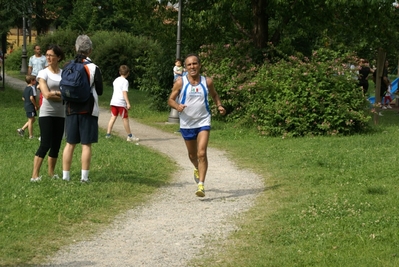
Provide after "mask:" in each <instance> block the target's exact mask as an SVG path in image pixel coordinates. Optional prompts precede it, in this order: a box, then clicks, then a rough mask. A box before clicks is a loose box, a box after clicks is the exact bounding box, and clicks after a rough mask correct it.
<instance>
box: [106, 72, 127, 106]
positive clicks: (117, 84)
mask: <svg viewBox="0 0 399 267" xmlns="http://www.w3.org/2000/svg"><path fill="white" fill-rule="evenodd" d="M113 87H114V93H113V94H112V98H111V104H110V105H111V106H117V107H126V101H125V98H124V97H123V92H128V91H129V81H128V80H126V78H124V77H122V76H120V77H118V78H116V79H115V80H114V82H113Z"/></svg>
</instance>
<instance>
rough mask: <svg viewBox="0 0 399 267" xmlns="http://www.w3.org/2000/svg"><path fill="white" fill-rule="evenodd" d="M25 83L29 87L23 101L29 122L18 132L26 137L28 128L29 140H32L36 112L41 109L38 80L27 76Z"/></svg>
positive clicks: (25, 91)
mask: <svg viewBox="0 0 399 267" xmlns="http://www.w3.org/2000/svg"><path fill="white" fill-rule="evenodd" d="M25 81H26V83H27V84H28V86H27V87H26V88H25V90H24V93H23V96H22V100H23V101H24V108H25V112H26V116H27V117H28V121H27V122H26V123H25V125H24V126H22V128H19V129H17V132H18V134H19V135H20V136H24V133H25V129H26V128H28V131H29V139H32V138H33V123H34V122H35V117H36V116H37V113H36V111H37V110H38V109H39V107H38V105H37V104H36V89H35V84H36V78H35V77H34V76H32V75H26V78H25Z"/></svg>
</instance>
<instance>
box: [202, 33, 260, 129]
mask: <svg viewBox="0 0 399 267" xmlns="http://www.w3.org/2000/svg"><path fill="white" fill-rule="evenodd" d="M256 53H257V52H256V50H254V49H253V46H252V45H251V44H250V42H249V41H247V40H243V41H238V42H236V43H233V44H224V45H221V44H219V45H217V44H214V45H204V46H202V47H201V51H200V53H199V56H200V58H201V61H202V62H201V63H202V67H203V68H202V73H203V75H205V76H210V77H212V78H213V81H214V85H215V89H216V91H217V92H218V94H219V97H220V98H221V99H222V103H223V106H224V107H225V109H226V110H227V112H228V115H227V116H226V117H221V116H219V115H217V116H215V118H216V119H225V120H227V121H236V122H238V121H240V120H241V117H242V113H241V110H240V108H238V107H241V106H242V105H245V103H247V99H246V96H245V95H242V94H237V93H236V90H235V88H241V87H242V85H243V84H245V83H246V82H247V81H249V80H251V79H252V78H253V77H254V76H255V75H256V73H257V69H258V66H257V64H256V63H255V62H254V61H253V58H256ZM213 111H214V112H213V113H214V114H215V115H216V114H218V112H216V107H215V106H214V107H213Z"/></svg>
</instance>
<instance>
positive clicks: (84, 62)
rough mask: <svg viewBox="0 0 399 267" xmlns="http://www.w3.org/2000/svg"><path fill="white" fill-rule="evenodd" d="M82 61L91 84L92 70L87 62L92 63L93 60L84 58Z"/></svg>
mask: <svg viewBox="0 0 399 267" xmlns="http://www.w3.org/2000/svg"><path fill="white" fill-rule="evenodd" d="M82 63H83V66H84V67H85V71H86V74H87V79H88V80H89V84H90V70H89V67H88V66H87V64H90V63H91V62H90V60H87V59H86V61H84V59H83V60H82ZM90 87H91V84H90Z"/></svg>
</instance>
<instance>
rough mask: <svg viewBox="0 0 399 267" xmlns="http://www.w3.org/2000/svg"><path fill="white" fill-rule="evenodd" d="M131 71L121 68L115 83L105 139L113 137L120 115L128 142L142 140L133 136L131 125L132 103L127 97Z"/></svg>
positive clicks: (126, 67)
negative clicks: (129, 111)
mask: <svg viewBox="0 0 399 267" xmlns="http://www.w3.org/2000/svg"><path fill="white" fill-rule="evenodd" d="M129 73H130V70H129V67H128V66H126V65H121V66H120V67H119V74H120V75H121V76H119V77H118V78H116V79H115V80H114V82H113V87H114V92H113V94H112V98H111V103H110V105H111V119H110V120H109V123H108V129H107V135H106V136H105V138H110V137H111V132H112V127H113V126H114V123H115V121H116V118H117V117H118V115H120V116H121V117H122V120H123V126H124V128H125V131H126V133H127V139H126V140H127V141H128V142H138V141H139V140H140V139H139V138H137V137H136V136H134V135H133V134H132V132H131V131H130V125H129V116H128V110H129V109H130V102H129V98H128V95H127V92H128V91H129V81H128V80H127V79H126V78H127V77H128V76H129Z"/></svg>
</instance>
